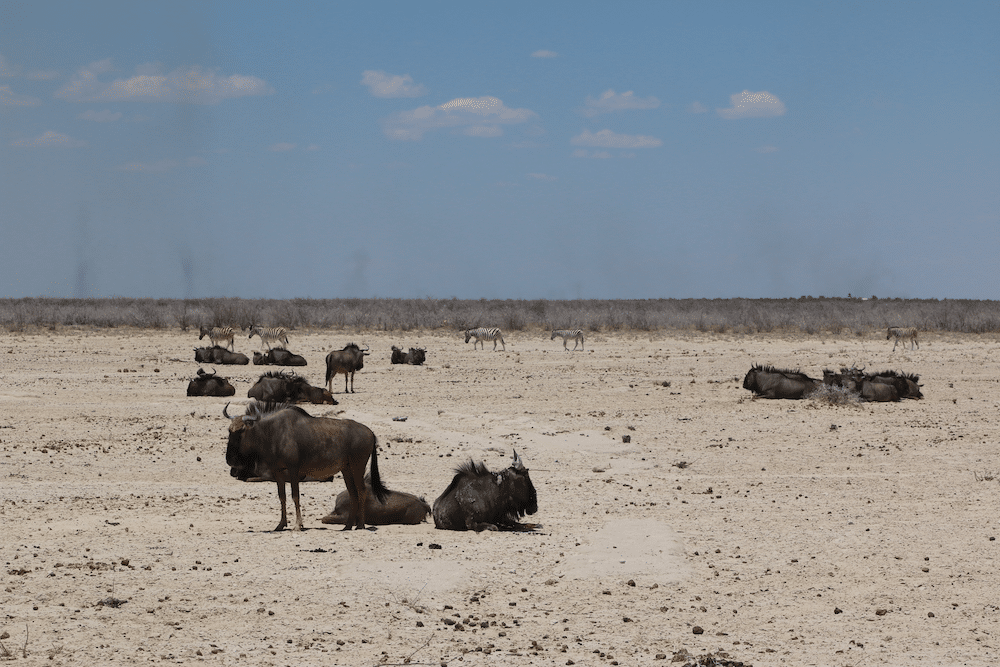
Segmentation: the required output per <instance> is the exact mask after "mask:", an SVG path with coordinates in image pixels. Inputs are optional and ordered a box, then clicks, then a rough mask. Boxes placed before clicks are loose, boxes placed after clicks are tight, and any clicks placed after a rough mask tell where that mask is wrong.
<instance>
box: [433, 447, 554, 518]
mask: <svg viewBox="0 0 1000 667" xmlns="http://www.w3.org/2000/svg"><path fill="white" fill-rule="evenodd" d="M537 511H538V498H537V496H536V495H535V487H534V485H533V484H532V483H531V478H530V477H528V469H527V468H525V467H524V464H522V463H521V459H520V458H519V457H518V455H517V452H516V451H515V452H514V463H512V464H511V466H510V467H509V468H507V469H506V470H501V471H500V472H491V471H490V470H488V469H487V468H486V465H485V464H483V463H474V462H473V461H469V462H468V463H465V464H463V465H460V466H459V467H457V468H455V477H454V478H452V480H451V484H449V485H448V488H447V489H445V490H444V493H442V494H441V495H440V497H438V499H437V500H435V501H434V526H435V527H436V528H441V529H443V530H474V531H476V532H477V533H478V532H479V531H481V530H499V529H501V528H518V527H519V526H520V525H521V524H519V523H518V519H519V518H521V517H522V516H524V515H525V514H534V513H535V512H537Z"/></svg>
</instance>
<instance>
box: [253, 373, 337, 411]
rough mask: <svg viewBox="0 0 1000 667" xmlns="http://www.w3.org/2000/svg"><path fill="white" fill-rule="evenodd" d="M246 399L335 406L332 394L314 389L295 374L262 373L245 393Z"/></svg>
mask: <svg viewBox="0 0 1000 667" xmlns="http://www.w3.org/2000/svg"><path fill="white" fill-rule="evenodd" d="M247 397H248V398H256V399H257V400H258V401H261V402H262V403H329V404H330V405H337V401H336V400H335V399H334V398H333V394H331V393H330V392H329V391H327V390H326V389H324V388H323V387H314V386H312V385H311V384H309V382H307V381H306V379H305V378H304V377H301V376H299V375H296V374H295V373H283V372H281V371H271V372H270V373H264V374H263V375H261V376H260V378H259V379H258V380H257V383H256V384H254V386H252V387H250V389H249V391H247Z"/></svg>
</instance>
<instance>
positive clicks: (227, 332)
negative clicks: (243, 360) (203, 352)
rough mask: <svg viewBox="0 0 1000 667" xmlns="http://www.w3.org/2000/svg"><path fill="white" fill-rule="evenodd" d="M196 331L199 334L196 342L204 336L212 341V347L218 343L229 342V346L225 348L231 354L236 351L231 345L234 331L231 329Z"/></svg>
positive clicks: (204, 328)
mask: <svg viewBox="0 0 1000 667" xmlns="http://www.w3.org/2000/svg"><path fill="white" fill-rule="evenodd" d="M198 330H199V332H200V333H199V334H198V340H201V339H202V338H204V337H205V336H208V339H209V340H210V341H212V345H218V344H219V343H225V342H226V341H229V345H227V346H226V347H228V348H229V349H230V350H232V351H233V352H235V351H236V346H235V344H234V343H233V336H234V335H235V331H234V330H233V328H232V327H211V328H209V327H198Z"/></svg>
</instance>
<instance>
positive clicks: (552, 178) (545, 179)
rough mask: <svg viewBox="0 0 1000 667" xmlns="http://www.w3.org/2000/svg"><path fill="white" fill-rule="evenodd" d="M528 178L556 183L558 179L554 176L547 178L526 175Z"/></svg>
mask: <svg viewBox="0 0 1000 667" xmlns="http://www.w3.org/2000/svg"><path fill="white" fill-rule="evenodd" d="M528 178H532V179H534V180H536V181H558V180H559V179H558V178H556V177H555V176H549V175H548V174H528Z"/></svg>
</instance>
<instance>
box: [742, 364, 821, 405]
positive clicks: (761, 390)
mask: <svg viewBox="0 0 1000 667" xmlns="http://www.w3.org/2000/svg"><path fill="white" fill-rule="evenodd" d="M820 384H821V382H820V381H819V380H814V379H812V378H811V377H809V376H807V375H806V374H805V373H802V372H799V371H789V370H782V369H779V368H774V367H772V366H758V365H756V364H754V366H753V367H752V368H751V369H750V370H749V371H748V372H747V375H746V377H745V378H743V388H744V389H749V390H750V391H752V392H753V393H754V395H756V396H763V397H764V398H802V397H804V396H805V395H806V394H808V393H810V392H812V391H814V390H816V389H818V388H819V386H820Z"/></svg>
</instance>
